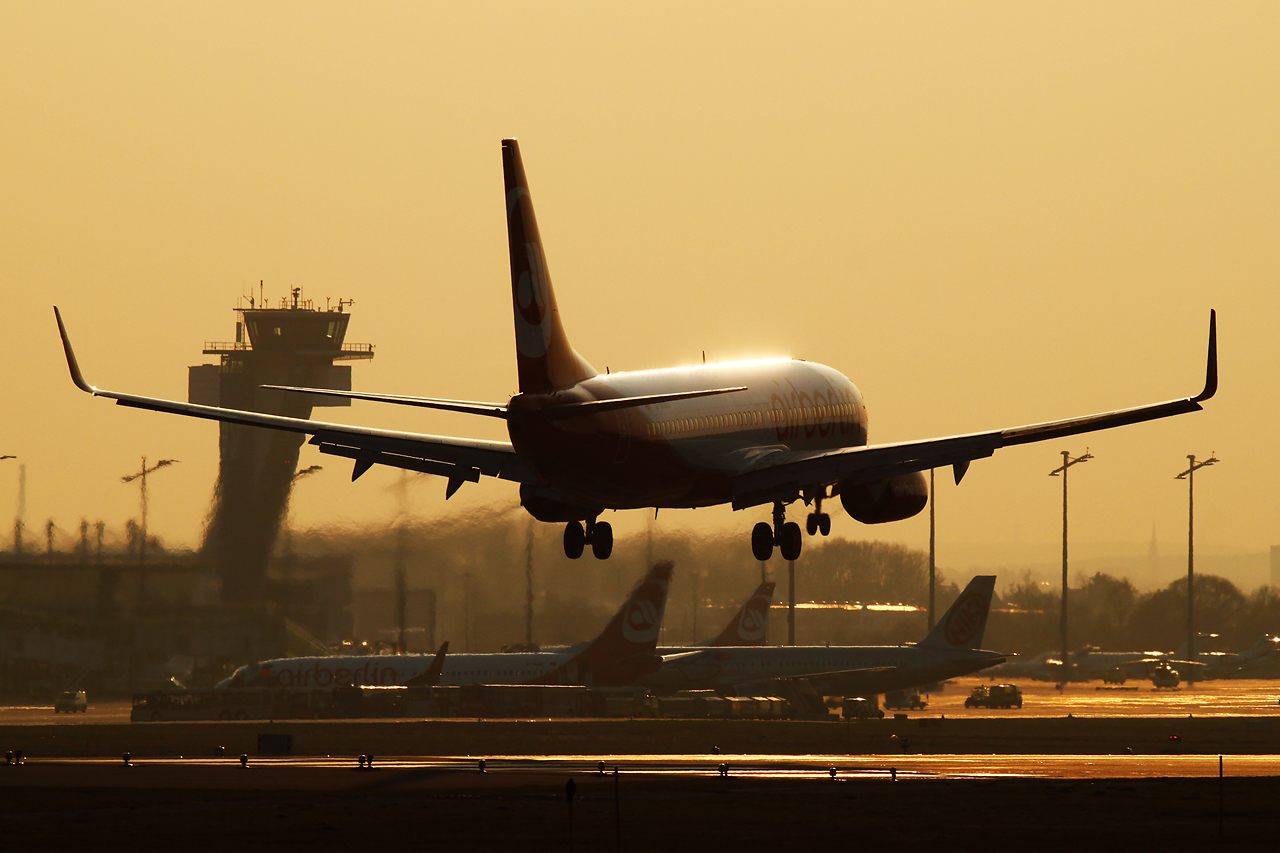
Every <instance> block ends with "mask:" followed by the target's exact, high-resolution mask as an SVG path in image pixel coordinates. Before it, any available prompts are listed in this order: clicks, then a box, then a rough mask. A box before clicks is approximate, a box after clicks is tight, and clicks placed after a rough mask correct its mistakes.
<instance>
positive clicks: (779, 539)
mask: <svg viewBox="0 0 1280 853" xmlns="http://www.w3.org/2000/svg"><path fill="white" fill-rule="evenodd" d="M786 513H787V511H786V507H785V506H783V504H782V502H781V501H779V502H777V503H775V504H774V505H773V525H772V526H770V525H769V524H768V523H767V522H764V521H762V522H760V523H759V524H757V525H756V526H755V527H754V528H752V530H751V553H752V555H753V556H755V558H756V559H757V560H759V561H760V562H762V563H763V562H764V561H765V560H768V559H769V558H770V557H772V556H773V546H774V545H777V546H778V551H779V552H780V553H781V554H782V559H784V560H794V559H796V558H797V557H799V556H800V549H801V546H802V545H803V542H804V540H803V538H802V537H801V536H800V525H798V524H796V523H795V522H794V521H787V520H786V519H787V515H786Z"/></svg>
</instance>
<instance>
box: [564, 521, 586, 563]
mask: <svg viewBox="0 0 1280 853" xmlns="http://www.w3.org/2000/svg"><path fill="white" fill-rule="evenodd" d="M586 544H587V532H586V531H585V530H583V529H582V522H580V521H571V522H569V523H568V524H566V525H565V526H564V555H565V556H566V557H568V558H569V559H570V560H576V559H578V558H579V557H581V556H582V549H583V548H585V547H586Z"/></svg>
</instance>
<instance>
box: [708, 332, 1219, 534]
mask: <svg viewBox="0 0 1280 853" xmlns="http://www.w3.org/2000/svg"><path fill="white" fill-rule="evenodd" d="M1217 390H1218V332H1217V312H1214V311H1210V312H1209V355H1208V364H1207V367H1206V370H1205V383H1204V389H1203V390H1202V391H1201V392H1200V393H1199V394H1196V395H1195V396H1194V397H1185V398H1183V399H1179V400H1167V401H1165V402H1163V403H1151V404H1149V405H1146V406H1135V407H1134V408H1130V409H1118V410H1116V411H1112V412H1102V413H1100V414H1096V415H1086V416H1084V417H1079V418H1067V419H1066V420H1060V421H1047V422H1044V423H1038V424H1027V425H1025V426H1018V427H1011V428H1009V429H997V430H990V431H988V432H974V433H968V434H966V435H955V436H949V437H947V438H930V439H924V440H922V441H904V442H898V443H894V444H874V445H868V446H865V447H845V448H840V449H839V450H828V451H814V452H806V451H798V452H788V451H783V450H780V451H777V452H774V453H770V454H766V455H763V456H760V457H757V461H756V463H755V465H754V466H753V467H752V468H750V469H748V470H747V471H744V472H743V473H741V474H739V475H738V476H736V477H735V478H734V480H733V508H734V509H746V508H747V507H752V506H758V505H760V504H765V503H773V502H775V501H783V502H787V501H791V500H795V498H797V497H799V496H801V495H802V494H804V493H805V490H806V489H807V488H811V487H814V486H818V485H823V484H828V483H836V482H841V481H851V482H854V483H871V482H875V481H878V480H883V479H885V478H888V477H892V476H894V475H896V474H910V473H912V472H915V471H926V470H929V469H931V468H945V467H947V466H951V468H952V469H953V471H954V473H955V480H956V483H957V484H959V482H960V480H961V478H963V477H964V475H965V472H966V471H968V470H969V463H970V462H972V461H973V460H974V459H983V458H985V457H987V456H990V455H992V454H993V453H995V452H996V450H998V449H1000V448H1002V447H1011V446H1014V445H1018V444H1030V443H1032V442H1036V441H1047V440H1049V439H1053V438H1064V437H1066V436H1069V435H1079V434H1081V433H1086V432H1094V431H1097V430H1103V429H1111V428H1112V427H1118V426H1126V425H1128V424H1136V423H1141V422H1143V421H1150V420H1156V419H1157V418H1167V417H1169V416H1171V415H1180V414H1184V413H1186V412H1197V411H1200V409H1201V408H1202V407H1201V405H1200V404H1201V403H1203V402H1204V401H1205V400H1208V399H1209V398H1210V397H1212V396H1213V395H1214V394H1215V393H1217Z"/></svg>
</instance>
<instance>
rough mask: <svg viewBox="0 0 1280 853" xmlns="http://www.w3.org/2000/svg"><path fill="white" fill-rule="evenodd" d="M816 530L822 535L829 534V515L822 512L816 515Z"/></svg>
mask: <svg viewBox="0 0 1280 853" xmlns="http://www.w3.org/2000/svg"><path fill="white" fill-rule="evenodd" d="M818 532H819V533H821V534H822V535H823V536H830V535H831V515H830V514H829V513H825V512H824V513H822V514H820V515H819V516H818Z"/></svg>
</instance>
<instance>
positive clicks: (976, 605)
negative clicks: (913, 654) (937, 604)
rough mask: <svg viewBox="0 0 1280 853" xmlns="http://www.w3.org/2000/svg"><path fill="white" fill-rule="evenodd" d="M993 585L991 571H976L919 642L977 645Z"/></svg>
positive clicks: (955, 646)
mask: <svg viewBox="0 0 1280 853" xmlns="http://www.w3.org/2000/svg"><path fill="white" fill-rule="evenodd" d="M995 588H996V576H995V575H978V576H977V577H975V578H974V579H973V580H971V581H969V585H968V586H966V587H965V588H964V592H962V593H960V596H959V597H958V598H957V599H956V600H955V602H953V603H952V605H951V606H950V607H948V608H947V612H946V613H944V614H943V616H942V620H941V621H940V622H938V624H937V625H934V626H933V630H932V631H930V632H929V636H927V637H925V638H924V639H923V640H922V641H921V642H920V645H922V646H930V647H932V648H939V649H977V648H980V647H981V646H982V635H983V634H984V633H985V632H986V630H987V614H988V613H990V612H991V596H992V595H993V594H994V593H995Z"/></svg>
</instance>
